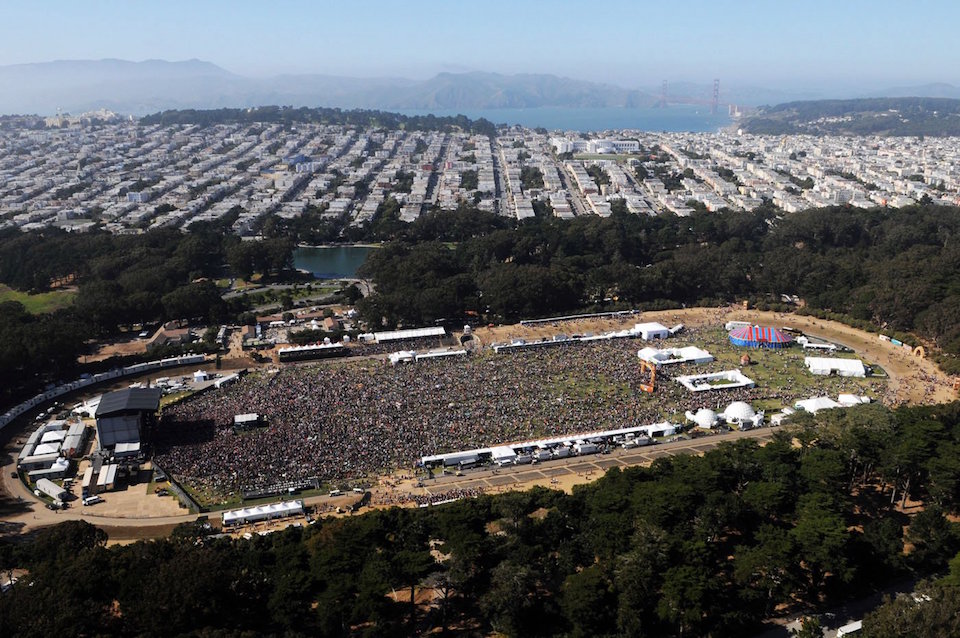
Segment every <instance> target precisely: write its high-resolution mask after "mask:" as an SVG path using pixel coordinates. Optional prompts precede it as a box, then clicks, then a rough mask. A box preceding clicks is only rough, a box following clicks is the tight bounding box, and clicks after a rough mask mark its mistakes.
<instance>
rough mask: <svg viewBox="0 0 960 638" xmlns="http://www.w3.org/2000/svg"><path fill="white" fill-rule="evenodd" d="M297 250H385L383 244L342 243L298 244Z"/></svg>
mask: <svg viewBox="0 0 960 638" xmlns="http://www.w3.org/2000/svg"><path fill="white" fill-rule="evenodd" d="M297 248H383V244H365V243H358V244H352V243H342V244H320V245H313V244H297Z"/></svg>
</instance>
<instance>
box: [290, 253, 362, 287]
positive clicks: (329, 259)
mask: <svg viewBox="0 0 960 638" xmlns="http://www.w3.org/2000/svg"><path fill="white" fill-rule="evenodd" d="M371 250H376V249H375V248H368V247H366V246H320V247H304V246H302V247H299V248H297V249H296V250H294V251H293V266H294V268H297V269H298V270H306V271H309V272H312V273H313V275H314V276H315V277H317V278H319V279H338V278H340V277H354V276H355V275H356V274H357V268H359V267H360V266H361V264H363V262H364V260H365V259H366V258H367V253H369V252H370V251H371Z"/></svg>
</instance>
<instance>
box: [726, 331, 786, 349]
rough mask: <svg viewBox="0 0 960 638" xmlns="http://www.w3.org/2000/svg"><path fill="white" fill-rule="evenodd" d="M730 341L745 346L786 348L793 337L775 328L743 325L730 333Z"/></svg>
mask: <svg viewBox="0 0 960 638" xmlns="http://www.w3.org/2000/svg"><path fill="white" fill-rule="evenodd" d="M730 343H732V344H733V345H735V346H745V347H747V348H786V347H787V346H789V345H790V344H791V343H793V337H791V336H790V335H788V334H787V333H785V332H782V331H780V330H777V329H776V328H767V327H764V326H744V327H742V328H737V329H736V330H734V331H732V332H731V333H730Z"/></svg>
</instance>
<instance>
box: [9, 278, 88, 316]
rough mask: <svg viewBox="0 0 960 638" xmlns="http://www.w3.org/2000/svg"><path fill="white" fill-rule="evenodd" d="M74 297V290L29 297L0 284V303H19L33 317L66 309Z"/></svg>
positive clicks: (56, 291) (75, 292)
mask: <svg viewBox="0 0 960 638" xmlns="http://www.w3.org/2000/svg"><path fill="white" fill-rule="evenodd" d="M76 296H77V291H76V290H54V291H52V292H43V293H40V294H38V295H29V294H27V293H25V292H20V291H19V290H14V289H12V288H10V287H9V286H5V285H3V284H0V303H3V302H5V301H19V302H20V303H22V304H23V307H24V308H26V309H27V312H29V313H30V314H33V315H42V314H45V313H48V312H54V311H55V310H60V309H61V308H66V307H68V306H70V305H72V304H73V300H74V298H75V297H76Z"/></svg>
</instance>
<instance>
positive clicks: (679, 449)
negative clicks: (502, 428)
mask: <svg viewBox="0 0 960 638" xmlns="http://www.w3.org/2000/svg"><path fill="white" fill-rule="evenodd" d="M773 432H774V431H773V430H772V429H770V428H760V429H757V430H747V431H734V432H727V433H723V434H716V435H713V436H709V437H703V438H699V439H689V440H680V441H673V442H670V443H660V444H657V445H652V446H647V447H641V448H634V449H632V450H616V451H614V452H613V453H612V454H609V455H606V454H599V455H593V456H587V457H571V458H569V459H564V460H558V461H547V462H546V463H541V464H537V465H519V466H513V467H506V468H497V469H494V468H478V469H474V470H467V471H466V472H463V476H456V475H453V474H448V475H446V476H441V477H438V478H435V479H431V480H428V481H426V482H425V483H424V487H425V491H426V492H428V493H431V494H435V493H441V492H446V491H449V490H455V489H476V488H482V489H487V490H489V489H497V488H506V487H514V488H518V487H523V486H525V485H529V484H532V483H536V482H540V481H544V480H547V481H549V480H551V479H559V478H560V477H563V476H570V475H582V476H586V475H588V474H590V473H594V475H595V476H597V477H599V476H601V475H602V474H603V473H604V472H606V471H607V470H608V469H610V468H611V467H630V466H633V465H647V464H649V463H652V462H653V461H655V460H656V459H658V458H662V457H665V456H677V455H678V454H703V453H704V452H707V451H709V450H711V449H713V448H715V447H717V446H718V445H719V444H720V443H723V442H726V441H736V440H738V439H756V440H758V441H760V442H761V443H766V442H769V441H770V440H771V439H772V438H773Z"/></svg>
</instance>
